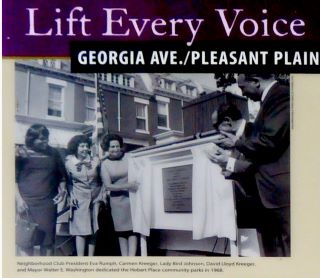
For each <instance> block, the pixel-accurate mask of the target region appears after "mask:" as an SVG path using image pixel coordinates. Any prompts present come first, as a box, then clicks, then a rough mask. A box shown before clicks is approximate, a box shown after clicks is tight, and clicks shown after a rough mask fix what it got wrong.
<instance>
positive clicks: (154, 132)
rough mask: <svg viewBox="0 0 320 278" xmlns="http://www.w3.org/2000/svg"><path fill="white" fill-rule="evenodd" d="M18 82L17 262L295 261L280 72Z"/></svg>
mask: <svg viewBox="0 0 320 278" xmlns="http://www.w3.org/2000/svg"><path fill="white" fill-rule="evenodd" d="M14 71H15V74H14V85H15V127H14V128H15V134H14V145H15V173H16V193H15V223H16V225H15V239H16V242H15V247H16V249H15V250H16V256H188V257H193V256H203V257H206V256H208V257H290V256H291V238H290V234H291V225H290V204H291V201H290V131H291V126H290V124H291V117H290V107H291V101H290V94H291V92H290V75H289V74H274V73H269V74H266V73H263V74H260V73H245V74H244V73H201V74H200V73H193V74H190V73H88V74H85V73H71V70H70V61H69V60H67V59H44V58H41V59H21V60H15V68H14Z"/></svg>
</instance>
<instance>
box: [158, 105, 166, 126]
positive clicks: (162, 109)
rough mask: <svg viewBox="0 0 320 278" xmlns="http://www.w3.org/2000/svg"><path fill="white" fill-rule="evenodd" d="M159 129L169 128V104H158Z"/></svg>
mask: <svg viewBox="0 0 320 278" xmlns="http://www.w3.org/2000/svg"><path fill="white" fill-rule="evenodd" d="M158 127H164V128H168V103H163V102H158Z"/></svg>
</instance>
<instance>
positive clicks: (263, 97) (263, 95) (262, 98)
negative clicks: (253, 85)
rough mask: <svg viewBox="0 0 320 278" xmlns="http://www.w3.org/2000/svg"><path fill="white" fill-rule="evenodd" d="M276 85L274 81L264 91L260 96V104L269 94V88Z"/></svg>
mask: <svg viewBox="0 0 320 278" xmlns="http://www.w3.org/2000/svg"><path fill="white" fill-rule="evenodd" d="M276 83H277V80H274V81H272V82H271V83H270V84H269V85H268V86H267V87H266V88H265V89H264V91H263V93H262V96H261V102H263V101H264V99H265V98H266V96H267V94H268V93H269V91H270V89H271V87H272V86H273V85H274V84H276Z"/></svg>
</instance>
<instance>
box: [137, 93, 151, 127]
mask: <svg viewBox="0 0 320 278" xmlns="http://www.w3.org/2000/svg"><path fill="white" fill-rule="evenodd" d="M134 101H135V105H136V131H137V132H143V133H149V127H148V105H149V101H148V100H145V99H140V98H134Z"/></svg>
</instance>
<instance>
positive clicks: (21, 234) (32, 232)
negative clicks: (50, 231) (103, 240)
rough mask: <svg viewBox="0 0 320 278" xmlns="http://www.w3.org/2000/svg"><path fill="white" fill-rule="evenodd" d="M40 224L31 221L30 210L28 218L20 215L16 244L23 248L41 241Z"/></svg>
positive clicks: (27, 213)
mask: <svg viewBox="0 0 320 278" xmlns="http://www.w3.org/2000/svg"><path fill="white" fill-rule="evenodd" d="M38 226H39V225H38V224H37V223H34V222H33V221H31V218H30V215H29V212H28V210H27V211H26V219H24V218H22V217H21V216H18V218H17V221H16V244H17V245H18V246H19V247H21V248H31V247H33V246H35V245H37V243H38V242H39V234H40V233H39V232H40V231H39V229H38Z"/></svg>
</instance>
